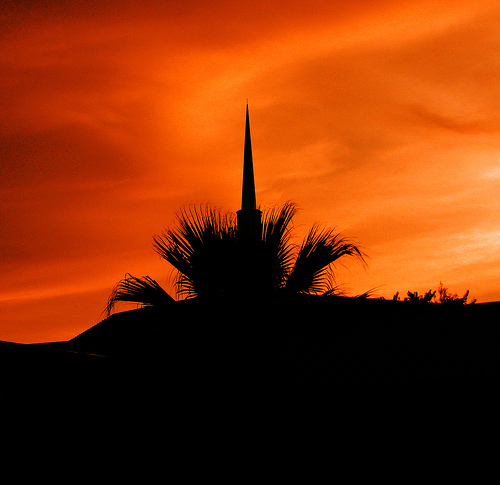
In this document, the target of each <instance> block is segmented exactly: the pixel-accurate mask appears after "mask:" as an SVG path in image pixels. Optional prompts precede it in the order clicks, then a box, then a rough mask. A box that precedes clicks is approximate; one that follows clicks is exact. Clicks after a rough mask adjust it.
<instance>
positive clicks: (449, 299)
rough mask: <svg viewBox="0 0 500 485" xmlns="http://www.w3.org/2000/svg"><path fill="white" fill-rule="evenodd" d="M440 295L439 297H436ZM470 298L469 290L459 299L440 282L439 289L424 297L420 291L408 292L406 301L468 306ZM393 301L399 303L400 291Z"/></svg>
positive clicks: (430, 291)
mask: <svg viewBox="0 0 500 485" xmlns="http://www.w3.org/2000/svg"><path fill="white" fill-rule="evenodd" d="M436 294H437V295H439V296H436ZM468 298H469V290H467V291H466V292H465V294H464V296H462V297H459V296H458V295H457V294H456V293H453V294H452V293H450V292H449V291H448V288H446V287H445V286H444V285H443V283H442V281H440V282H439V286H438V289H437V290H435V291H432V290H429V291H428V292H427V293H425V294H423V295H419V294H418V291H415V292H411V291H408V293H407V296H406V297H405V298H404V301H408V302H412V303H442V304H454V305H467V304H468V303H467V300H468ZM392 299H393V300H396V301H399V300H400V297H399V291H398V292H397V293H396V294H395V295H394V296H393V297H392ZM475 302H476V300H475V299H474V300H472V301H471V302H470V303H469V305H470V304H472V303H475Z"/></svg>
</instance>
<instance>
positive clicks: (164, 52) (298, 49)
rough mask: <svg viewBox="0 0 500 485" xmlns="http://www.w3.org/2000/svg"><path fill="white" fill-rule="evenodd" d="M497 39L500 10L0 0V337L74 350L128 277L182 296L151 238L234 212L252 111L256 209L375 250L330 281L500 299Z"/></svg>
mask: <svg viewBox="0 0 500 485" xmlns="http://www.w3.org/2000/svg"><path fill="white" fill-rule="evenodd" d="M9 3H11V5H9ZM239 3H240V4H241V5H238V4H239ZM158 4H159V5H158ZM499 27H500V5H499V4H498V1H496V0H484V1H481V0H479V1H475V2H471V1H470V0H466V1H462V0H450V1H431V0H429V1H424V0H422V1H420V0H407V1H405V0H396V1H395V0H385V1H382V0H380V1H376V0H364V1H361V0H352V1H349V0H343V1H338V2H336V1H331V0H329V1H326V0H325V1H321V0H318V1H317V0H308V1H307V2H304V1H297V0H286V1H284V0H283V1H282V0H277V1H274V2H269V1H253V2H246V1H245V2H237V1H234V0H231V1H229V0H227V1H225V2H224V1H218V2H209V1H202V0H198V1H192V0H182V1H165V2H152V1H150V2H147V1H142V2H141V1H134V2H132V1H125V0H124V1H114V2H102V0H100V1H81V2H73V1H70V0H67V1H60V0H56V1H53V2H50V1H25V2H19V1H16V2H2V6H1V7H0V72H1V73H2V74H1V76H0V85H1V92H2V96H1V97H0V115H1V116H0V124H1V130H0V143H1V154H2V161H1V166H0V204H1V206H0V207H1V213H0V218H1V240H0V243H1V255H2V257H1V260H0V264H1V268H0V269H1V272H2V278H1V280H0V340H11V341H17V342H38V341H48V340H62V339H68V338H71V337H73V336H75V335H77V334H78V333H80V332H81V331H83V330H85V329H86V328H88V327H90V326H92V325H94V324H95V323H97V322H98V321H99V320H100V319H101V318H102V316H101V312H102V310H103V309H104V307H105V304H106V300H107V297H108V295H109V293H110V291H111V289H112V288H113V286H114V285H115V283H116V282H118V281H119V280H120V279H121V278H123V277H124V275H125V273H127V272H130V273H131V274H134V275H136V276H141V275H150V276H152V277H154V278H156V279H157V280H158V281H159V282H160V283H161V284H162V285H163V286H164V287H165V288H166V289H168V290H169V291H171V284H170V280H169V278H171V270H170V268H169V267H168V265H167V263H165V262H164V261H162V260H160V259H159V258H158V257H157V256H156V254H155V253H154V251H153V249H152V237H153V235H154V234H158V233H160V232H161V230H162V229H163V228H164V227H166V226H168V225H170V224H171V223H172V222H173V219H174V215H175V212H176V211H177V210H178V209H179V208H180V207H181V206H182V205H183V204H186V203H192V202H194V203H202V202H210V203H213V204H215V205H217V206H219V207H221V208H223V209H226V210H232V211H236V210H237V209H238V204H239V201H240V190H241V172H242V161H243V140H244V113H245V111H244V110H245V102H246V98H248V99H249V104H250V120H251V129H252V144H253V154H254V168H255V177H256V185H257V199H258V202H259V203H260V204H261V206H262V207H269V206H272V205H274V204H281V203H283V202H285V201H287V200H293V201H295V202H297V203H298V205H299V207H300V209H301V212H300V213H299V215H298V216H297V221H296V222H297V223H298V227H297V231H296V232H297V234H298V235H302V234H303V233H304V232H305V230H306V229H307V228H308V227H309V226H310V225H311V224H313V223H314V222H319V223H321V224H322V225H325V226H334V227H336V228H337V229H338V230H339V231H342V232H343V233H345V234H346V235H348V236H352V237H356V238H357V240H358V241H359V242H360V243H361V244H362V246H363V247H364V248H365V249H366V252H367V253H368V254H369V256H370V260H369V267H368V270H364V269H363V268H361V267H359V266H356V265H355V264H354V265H350V266H348V267H347V268H339V271H338V280H337V283H340V284H344V285H345V286H346V287H347V288H348V289H349V290H350V293H351V294H356V293H361V292H363V291H365V290H368V289H370V288H373V287H380V288H379V289H378V290H377V291H378V295H380V296H385V297H392V295H393V294H394V293H395V292H396V291H400V292H402V293H405V292H406V291H407V290H412V291H415V290H417V291H426V290H428V289H429V288H436V287H437V285H438V284H439V281H443V282H444V283H445V285H446V286H448V287H449V288H450V289H451V290H453V291H456V292H458V293H459V294H463V293H464V292H465V291H466V290H467V289H469V290H470V294H471V297H472V298H477V299H478V301H493V300H500V280H499V275H500V251H499V249H500V237H499V236H500V198H499V194H500V191H499V188H500V161H499V154H500V138H499V136H498V134H499V131H500V109H499V107H500V90H499V88H498V86H499V85H500V69H499V68H500V28H499ZM297 242H298V241H297Z"/></svg>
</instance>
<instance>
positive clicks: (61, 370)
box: [0, 297, 500, 401]
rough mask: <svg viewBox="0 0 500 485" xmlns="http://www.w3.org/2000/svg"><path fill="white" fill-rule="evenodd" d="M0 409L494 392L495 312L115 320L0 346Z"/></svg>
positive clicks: (273, 313)
mask: <svg viewBox="0 0 500 485" xmlns="http://www.w3.org/2000/svg"><path fill="white" fill-rule="evenodd" d="M0 369H1V371H0V372H1V373H0V400H7V401H8V400H9V399H17V398H23V399H30V398H38V399H41V398H44V397H54V396H75V395H76V396H78V395H80V396H87V397H88V396H96V397H102V396H110V395H117V396H131V395H132V396H139V395H140V396H146V397H148V396H155V397H158V396H163V397H165V396H187V395H193V396H194V395H197V394H205V395H206V394H215V395H218V394H224V393H233V392H235V391H244V392H266V393H287V392H310V393H316V394H322V395H335V394H338V393H339V392H345V391H348V392H350V391H359V390H362V391H363V392H371V391H373V390H376V391H378V392H384V391H385V390H387V391H390V392H399V391H401V390H404V389H418V390H419V391H423V392H433V390H436V389H443V388H447V387H448V388H449V387H450V386H451V387H455V388H468V389H469V388H470V389H477V388H482V389H490V390H491V389H496V388H497V387H498V384H499V371H500V302H495V303H482V304H474V305H468V306H462V307H460V306H450V305H437V304H416V305H414V304H410V303H406V302H392V301H381V300H358V299H352V298H345V299H342V298H331V297H330V298H328V297H312V298H311V297H305V298H295V299H293V300H286V301H285V300H281V301H273V302H272V303H271V302H267V303H265V304H264V303H261V304H258V305H257V304H251V305H248V304H247V305H243V304H234V305H232V306H228V305H222V304H220V303H219V304H215V303H211V304H203V303H201V302H197V301H190V302H176V303H173V304H172V305H171V307H170V308H169V309H168V310H167V311H164V312H160V311H155V310H154V309H151V308H144V309H138V310H132V311H128V312H122V313H117V314H115V315H112V316H111V317H109V318H107V319H105V320H103V321H102V322H100V323H98V324H97V325H95V326H93V327H92V328H90V329H88V330H87V331H85V332H83V333H82V334H80V335H78V336H76V337H75V338H73V339H71V340H69V341H66V342H52V343H43V344H29V345H28V344H16V343H10V342H0Z"/></svg>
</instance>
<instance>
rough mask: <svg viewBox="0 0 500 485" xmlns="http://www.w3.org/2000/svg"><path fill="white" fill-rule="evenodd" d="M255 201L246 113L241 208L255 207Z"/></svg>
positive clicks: (250, 144)
mask: <svg viewBox="0 0 500 485" xmlns="http://www.w3.org/2000/svg"><path fill="white" fill-rule="evenodd" d="M256 208H257V205H256V201H255V179H254V175H253V158H252V141H251V139H250V117H249V115H248V103H247V114H246V120H245V152H244V156H243V190H242V195H241V209H242V210H252V209H256Z"/></svg>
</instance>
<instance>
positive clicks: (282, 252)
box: [106, 202, 365, 315]
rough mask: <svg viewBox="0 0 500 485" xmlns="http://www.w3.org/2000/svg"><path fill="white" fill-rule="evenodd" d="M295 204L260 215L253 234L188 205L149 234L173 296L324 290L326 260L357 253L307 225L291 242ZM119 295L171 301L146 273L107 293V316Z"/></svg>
mask: <svg viewBox="0 0 500 485" xmlns="http://www.w3.org/2000/svg"><path fill="white" fill-rule="evenodd" d="M296 212H297V208H296V205H295V204H293V203H290V202H287V203H285V204H284V205H283V206H282V207H275V208H273V209H270V210H267V211H265V212H264V213H263V214H262V219H261V222H260V224H259V226H258V230H257V231H256V234H254V236H251V235H250V236H249V234H248V233H243V231H238V224H237V218H236V215H235V214H233V213H222V212H221V211H220V210H217V209H215V208H213V207H210V206H189V207H187V208H184V209H182V210H181V211H180V212H179V213H178V214H177V220H176V225H175V226H174V227H173V228H171V229H167V230H165V231H164V232H163V234H162V235H159V236H155V237H154V249H155V250H156V252H157V253H158V254H159V255H160V256H161V257H162V258H164V259H165V260H166V261H168V262H169V263H170V264H171V265H172V266H173V267H174V268H175V269H176V270H177V278H176V282H175V290H176V292H177V295H178V296H179V297H180V298H194V297H198V298H202V299H204V298H206V299H214V298H245V297H254V296H268V295H272V294H276V293H288V294H320V293H324V292H327V291H328V290H329V289H331V287H332V285H331V282H332V279H333V265H334V263H335V262H337V261H338V260H339V259H340V258H345V257H350V258H354V259H355V260H357V261H359V262H360V263H362V264H365V255H364V253H363V252H362V251H361V249H360V248H359V247H358V246H357V245H356V244H355V243H354V242H353V241H352V240H350V239H348V238H345V237H342V236H341V235H340V234H338V233H336V232H334V231H333V230H329V229H320V228H319V227H318V226H317V225H314V226H313V227H312V228H311V229H310V231H309V233H308V234H307V235H306V237H305V238H304V240H303V242H302V244H301V245H300V246H299V247H297V246H296V245H295V244H293V243H292V242H291V236H292V228H293V224H292V220H293V216H294V215H295V214H296ZM119 301H126V302H136V303H140V304H142V305H153V306H162V305H165V304H168V303H170V302H172V301H173V298H172V297H170V296H169V295H168V294H167V293H166V292H165V290H163V288H161V286H160V285H159V284H158V283H157V282H156V281H154V280H153V279H151V278H149V277H148V276H145V277H140V278H138V277H133V276H130V277H129V278H126V279H125V280H122V281H120V282H119V283H118V285H117V286H116V287H115V289H114V290H113V292H112V293H111V295H110V297H109V299H108V304H107V307H106V310H107V313H108V315H109V314H110V312H111V311H112V309H113V307H114V305H115V304H116V303H117V302H119Z"/></svg>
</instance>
